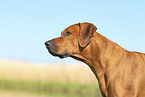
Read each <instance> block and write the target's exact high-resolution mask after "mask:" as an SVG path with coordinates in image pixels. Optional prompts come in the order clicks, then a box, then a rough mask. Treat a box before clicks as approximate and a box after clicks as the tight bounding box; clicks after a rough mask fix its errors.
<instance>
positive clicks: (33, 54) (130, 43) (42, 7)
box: [0, 0, 145, 62]
mask: <svg viewBox="0 0 145 97" xmlns="http://www.w3.org/2000/svg"><path fill="white" fill-rule="evenodd" d="M78 22H90V23H93V24H94V25H96V26H97V28H98V32H99V33H100V34H102V35H104V36H106V37H107V38H109V39H110V40H112V41H114V42H116V43H118V44H119V45H121V46H122V47H123V48H125V49H127V50H130V51H139V52H143V53H145V1H144V0H137V1H136V0H106V1H104V0H72V1H69V0H1V1H0V58H8V59H16V60H17V59H19V60H20V59H22V60H28V61H33V62H70V61H74V60H72V59H71V58H67V59H64V60H61V59H59V58H55V57H53V56H51V55H50V54H48V52H47V50H46V48H45V46H44V42H45V41H46V40H49V39H52V38H55V37H59V36H60V33H61V31H62V30H63V29H64V28H66V27H67V26H70V25H72V24H75V23H78Z"/></svg>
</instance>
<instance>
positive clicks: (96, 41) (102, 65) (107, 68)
mask: <svg viewBox="0 0 145 97" xmlns="http://www.w3.org/2000/svg"><path fill="white" fill-rule="evenodd" d="M120 48H121V47H120V46H119V45H117V44H116V43H114V42H112V41H110V40H109V39H107V38H106V37H104V36H102V35H100V34H99V33H95V34H94V36H93V38H92V40H91V42H90V44H89V45H88V46H87V47H85V48H84V49H83V50H82V51H81V53H80V54H76V55H74V56H75V57H73V58H75V59H78V60H80V61H83V62H84V63H86V64H88V66H89V67H90V68H91V69H92V71H93V72H94V74H95V76H96V77H97V79H98V81H99V85H100V88H101V92H102V94H103V95H104V97H107V95H108V94H107V87H108V84H109V82H110V81H111V79H112V78H113V75H114V74H113V73H114V71H112V70H111V69H114V68H116V67H117V64H118V62H119V60H120V59H121V58H122V56H123V55H124V52H125V49H120ZM86 52H87V55H86ZM94 56H95V57H94ZM116 56H119V57H116ZM116 69H117V68H116Z"/></svg>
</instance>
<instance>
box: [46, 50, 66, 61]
mask: <svg viewBox="0 0 145 97" xmlns="http://www.w3.org/2000/svg"><path fill="white" fill-rule="evenodd" d="M48 51H49V53H50V54H51V55H53V56H56V57H59V58H61V59H63V58H66V57H68V54H57V53H55V52H53V51H50V50H49V49H48Z"/></svg>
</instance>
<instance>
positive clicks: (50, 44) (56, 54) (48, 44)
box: [45, 40, 68, 59]
mask: <svg viewBox="0 0 145 97" xmlns="http://www.w3.org/2000/svg"><path fill="white" fill-rule="evenodd" d="M52 44H53V43H52V41H51V40H49V41H46V42H45V46H46V48H47V49H48V51H49V53H50V54H51V55H53V56H58V57H59V58H61V59H62V58H66V57H68V54H58V53H56V52H54V50H53V49H52V47H51V46H53V45H52ZM53 48H54V47H53Z"/></svg>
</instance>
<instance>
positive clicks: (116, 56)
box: [45, 22, 145, 97]
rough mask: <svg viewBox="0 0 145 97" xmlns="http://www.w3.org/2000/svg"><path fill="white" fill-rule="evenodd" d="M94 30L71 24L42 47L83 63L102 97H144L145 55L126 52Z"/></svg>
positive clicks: (57, 54) (88, 25) (84, 25)
mask: <svg viewBox="0 0 145 97" xmlns="http://www.w3.org/2000/svg"><path fill="white" fill-rule="evenodd" d="M96 30H97V27H96V26H95V25H93V24H91V23H87V22H85V23H78V24H74V25H71V26H69V27H67V28H66V29H64V30H63V31H62V32H61V36H60V37H58V38H55V39H52V40H49V41H46V42H45V46H46V48H47V49H48V51H49V52H50V54H52V55H53V56H57V57H59V58H66V57H72V58H74V59H76V60H79V61H82V62H84V63H86V64H87V65H88V66H89V67H90V69H91V70H92V71H93V73H94V74H95V76H96V78H97V79H98V83H99V87H100V91H101V94H102V96H103V97H145V54H143V53H139V52H131V51H127V50H125V49H124V48H122V47H121V46H119V45H118V44H116V43H114V42H112V41H111V40H109V39H107V38H106V37H104V36H102V35H101V34H99V33H98V32H96Z"/></svg>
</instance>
